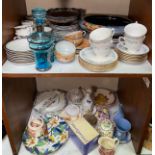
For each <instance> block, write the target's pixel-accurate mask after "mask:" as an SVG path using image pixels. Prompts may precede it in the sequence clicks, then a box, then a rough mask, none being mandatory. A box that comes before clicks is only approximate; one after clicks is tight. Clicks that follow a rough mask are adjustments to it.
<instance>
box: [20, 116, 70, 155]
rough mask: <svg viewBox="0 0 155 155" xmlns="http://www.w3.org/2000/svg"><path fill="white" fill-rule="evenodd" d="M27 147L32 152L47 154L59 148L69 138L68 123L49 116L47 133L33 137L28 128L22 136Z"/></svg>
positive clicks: (41, 154) (39, 154) (40, 154)
mask: <svg viewBox="0 0 155 155" xmlns="http://www.w3.org/2000/svg"><path fill="white" fill-rule="evenodd" d="M22 140H23V143H24V145H25V147H26V149H27V150H28V151H29V152H31V153H32V154H37V155H43V154H44V155H45V154H46V155H47V154H49V153H52V152H55V151H56V150H58V149H59V148H60V147H61V146H62V145H63V144H64V143H66V141H67V140H68V125H67V124H66V123H65V121H64V120H63V119H62V118H60V117H58V116H52V117H48V118H47V133H46V134H44V135H43V136H40V137H37V138H33V137H32V136H30V135H29V133H28V131H27V129H26V130H25V131H24V134H23V137H22Z"/></svg>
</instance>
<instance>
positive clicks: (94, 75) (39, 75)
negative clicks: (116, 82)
mask: <svg viewBox="0 0 155 155" xmlns="http://www.w3.org/2000/svg"><path fill="white" fill-rule="evenodd" d="M2 77H3V78H37V77H40V78H50V77H66V78H67V77H73V78H74V77H90V78H91V77H117V78H119V77H120V78H141V77H152V74H119V73H118V74H113V73H105V74H103V73H102V74H101V73H59V74H56V73H53V74H46V73H45V74H7V73H2Z"/></svg>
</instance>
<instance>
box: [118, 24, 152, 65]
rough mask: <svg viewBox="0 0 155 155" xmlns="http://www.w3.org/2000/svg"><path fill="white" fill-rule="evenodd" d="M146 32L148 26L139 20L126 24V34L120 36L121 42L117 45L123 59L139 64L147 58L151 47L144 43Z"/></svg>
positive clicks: (126, 61)
mask: <svg viewBox="0 0 155 155" xmlns="http://www.w3.org/2000/svg"><path fill="white" fill-rule="evenodd" d="M146 33H147V29H146V27H145V26H144V25H142V24H139V23H138V22H135V23H131V24H128V25H127V26H125V28H124V36H123V37H119V43H118V44H117V45H116V51H117V53H118V55H119V59H120V60H121V61H123V62H125V63H133V64H136V63H137V64H138V63H142V62H144V61H146V60H147V54H148V52H149V48H148V46H147V45H145V44H144V43H143V42H144V40H145V35H146Z"/></svg>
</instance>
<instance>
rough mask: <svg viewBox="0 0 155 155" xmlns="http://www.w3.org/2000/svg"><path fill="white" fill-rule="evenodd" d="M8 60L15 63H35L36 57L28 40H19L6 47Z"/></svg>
mask: <svg viewBox="0 0 155 155" xmlns="http://www.w3.org/2000/svg"><path fill="white" fill-rule="evenodd" d="M5 49H6V54H7V59H8V60H9V61H11V62H13V63H33V62H34V55H33V52H32V51H30V48H29V43H28V41H27V39H17V40H12V41H10V42H8V43H7V44H6V46H5Z"/></svg>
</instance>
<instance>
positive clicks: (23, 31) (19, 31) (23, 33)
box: [14, 25, 33, 37]
mask: <svg viewBox="0 0 155 155" xmlns="http://www.w3.org/2000/svg"><path fill="white" fill-rule="evenodd" d="M14 29H15V34H16V35H17V36H20V37H27V36H29V35H30V34H31V33H32V32H33V29H32V27H31V26H27V25H20V26H16V27H14Z"/></svg>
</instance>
